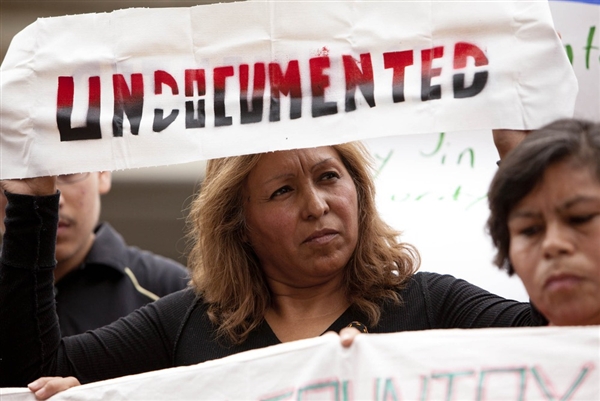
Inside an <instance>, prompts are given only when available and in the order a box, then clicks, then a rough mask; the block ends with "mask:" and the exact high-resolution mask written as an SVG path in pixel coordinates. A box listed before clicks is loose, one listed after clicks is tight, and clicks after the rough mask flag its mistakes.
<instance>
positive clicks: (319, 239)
mask: <svg viewBox="0 0 600 401" xmlns="http://www.w3.org/2000/svg"><path fill="white" fill-rule="evenodd" d="M337 234H338V232H337V231H335V230H330V229H324V230H319V231H315V232H314V233H312V234H311V235H310V236H308V237H307V238H306V239H305V240H304V241H303V243H316V244H324V243H326V242H329V241H331V240H332V239H333V238H334V237H335V236H336V235H337Z"/></svg>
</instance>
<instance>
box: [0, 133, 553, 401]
mask: <svg viewBox="0 0 600 401" xmlns="http://www.w3.org/2000/svg"><path fill="white" fill-rule="evenodd" d="M2 187H3V189H4V190H5V191H6V195H7V198H8V201H9V204H8V207H7V210H6V233H5V237H4V242H3V250H2V256H1V259H0V262H1V265H0V269H1V270H0V321H2V322H3V330H2V331H1V334H0V336H1V338H0V354H1V355H2V357H3V361H2V365H0V366H1V369H2V371H1V372H0V386H23V385H26V384H27V383H29V382H30V381H32V380H33V379H36V378H38V377H40V376H74V377H75V378H76V379H78V380H79V381H81V382H91V381H97V380H104V379H108V378H112V377H117V376H123V375H130V374H135V373H141V372H145V371H149V370H156V369H162V368H169V367H173V366H182V365H190V364H195V363H199V362H203V361H208V360H211V359H216V358H221V357H225V356H228V355H232V354H235V353H238V352H242V351H246V350H250V349H256V348H261V347H266V346H271V345H276V344H279V343H281V342H287V341H293V340H298V339H303V338H310V337H315V336H319V335H321V334H323V333H325V332H328V331H334V332H340V331H342V329H344V328H346V327H348V326H351V327H356V328H358V329H359V330H360V331H363V332H370V333H390V332H399V331H408V330H426V329H441V328H473V327H506V326H521V325H535V324H543V323H544V321H543V320H542V319H541V318H540V316H538V315H536V313H535V311H534V310H533V309H532V308H531V307H530V305H529V304H528V303H519V302H516V301H509V300H505V299H503V298H501V297H498V296H496V295H493V294H490V293H488V292H486V291H484V290H482V289H480V288H478V287H475V286H473V285H471V284H469V283H467V282H465V281H463V280H459V279H455V278H454V277H452V276H448V275H439V274H436V273H425V272H418V273H417V269H418V266H419V255H418V252H417V251H416V250H415V249H414V248H413V247H412V246H410V245H408V244H405V243H403V242H401V241H400V239H399V232H397V231H396V230H394V229H392V228H391V227H389V226H388V225H387V224H386V223H384V222H383V220H382V219H381V218H380V216H379V214H378V212H377V210H376V206H375V188H374V183H373V179H372V169H371V164H370V158H369V155H368V152H367V151H366V150H365V148H364V147H363V146H362V145H361V144H359V143H347V144H341V145H334V146H325V147H320V148H309V149H296V150H286V151H278V152H271V153H262V154H255V155H246V156H236V157H228V158H223V159H217V160H210V161H209V162H208V165H207V172H206V178H205V180H204V182H203V184H202V187H201V190H200V191H199V193H198V194H197V196H196V198H195V200H194V202H193V204H192V206H191V210H190V214H189V222H190V234H189V235H190V238H191V244H192V245H191V253H190V256H189V258H188V261H189V267H190V269H191V271H192V282H191V285H190V288H189V289H187V290H183V291H181V292H178V293H175V294H172V295H170V296H167V297H164V298H161V299H159V300H158V301H156V302H154V303H152V304H150V305H148V306H147V307H145V308H142V309H140V310H138V311H136V312H134V313H132V314H131V315H129V316H127V317H126V318H124V319H121V320H119V321H117V322H115V323H113V324H111V325H110V326H107V327H104V328H100V329H98V330H95V331H93V332H88V333H85V334H82V335H78V336H72V337H66V338H62V339H61V336H60V331H59V329H58V325H57V323H56V317H55V314H54V311H53V308H54V304H53V302H54V298H53V297H54V295H53V286H52V269H53V267H54V258H53V255H54V241H55V233H56V222H57V214H58V195H57V194H56V192H57V191H56V181H55V178H53V177H46V178H36V179H27V180H22V181H20V180H17V181H4V182H2ZM24 241H25V242H26V243H27V246H26V247H24V246H19V245H20V244H22V243H23V242H24ZM23 294H29V296H23ZM347 332H348V330H346V331H345V333H347ZM355 332H356V331H354V333H355ZM24 339H26V340H24ZM343 340H344V339H342V343H343V344H344V341H343ZM15 344H19V347H16V346H15ZM149 349H151V350H152V352H148V350H149ZM8 367H10V368H8ZM74 380H75V379H74ZM46 383H48V381H44V380H41V381H36V383H35V384H34V385H32V386H31V388H32V389H33V390H34V391H37V392H36V396H38V397H40V398H45V397H48V396H50V395H51V394H52V393H53V391H54V392H55V391H57V389H60V388H57V387H51V386H50V387H48V386H46V385H45V384H46ZM49 383H52V381H51V380H50V381H49Z"/></svg>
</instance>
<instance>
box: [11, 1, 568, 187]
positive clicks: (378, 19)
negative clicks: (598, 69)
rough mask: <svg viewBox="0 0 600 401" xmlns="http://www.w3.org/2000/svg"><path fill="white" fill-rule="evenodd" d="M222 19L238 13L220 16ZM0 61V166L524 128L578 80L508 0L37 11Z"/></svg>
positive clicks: (560, 110) (79, 165) (22, 173)
mask: <svg viewBox="0 0 600 401" xmlns="http://www.w3.org/2000/svg"><path fill="white" fill-rule="evenodd" d="M232 18H233V19H235V18H242V19H243V23H239V24H233V25H235V27H236V28H235V29H229V28H228V29H223V27H224V26H227V27H231V26H233V25H232ZM74 33H76V34H74ZM1 71H2V75H1V77H2V82H1V84H2V99H3V101H2V103H1V104H2V106H1V107H2V109H1V115H2V118H1V119H0V130H1V132H2V136H1V137H0V140H1V142H0V156H1V157H2V169H1V170H0V176H1V177H0V178H22V177H28V176H37V175H48V174H62V173H69V172H78V171H96V170H119V169H124V168H131V167H142V166H155V165H165V164H175V163H184V162H189V161H193V160H201V159H209V158H214V157H221V156H228V155H236V154H242V153H254V152H262V151H271V150H278V149H290V148H298V147H307V146H317V145H326V144H332V143H339V142H346V141H349V140H356V139H365V138H374V137H382V136H389V135H398V134H407V133H429V132H440V131H460V130H467V129H484V128H487V129H489V128H493V127H502V128H515V129H525V128H537V127H539V126H540V125H542V124H544V123H547V122H549V121H551V120H552V119H554V118H556V117H558V116H570V115H572V112H573V106H574V101H575V95H576V86H577V85H576V81H575V77H574V74H573V71H572V69H571V67H570V65H569V62H568V59H567V57H566V55H565V53H564V51H563V49H562V45H561V43H560V40H559V38H558V36H557V35H556V33H555V31H554V27H553V25H552V20H551V15H550V11H549V8H548V4H547V3H545V2H523V1H506V2H492V3H490V2H470V3H464V2H454V1H449V2H435V5H432V4H431V1H421V2H361V1H347V2H247V3H229V4H215V5H209V6H197V7H191V8H170V9H128V10H120V11H115V12H112V13H108V14H85V15H75V16H65V17H57V18H44V19H39V20H38V21H37V22H36V23H34V24H33V25H31V26H29V27H28V28H26V29H25V30H24V31H22V32H21V33H20V34H18V35H17V36H16V37H15V38H14V40H13V42H12V43H11V46H10V48H9V50H8V53H7V55H6V58H5V60H4V62H3V64H2V67H1ZM8 99H10V101H7V100H8Z"/></svg>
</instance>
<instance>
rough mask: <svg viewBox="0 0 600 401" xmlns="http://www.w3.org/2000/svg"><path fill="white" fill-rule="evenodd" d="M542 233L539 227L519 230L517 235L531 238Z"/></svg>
mask: <svg viewBox="0 0 600 401" xmlns="http://www.w3.org/2000/svg"><path fill="white" fill-rule="evenodd" d="M540 231H542V227H541V226H528V227H525V228H522V229H520V230H519V234H521V235H524V236H526V237H533V236H534V235H536V234H537V233H539V232H540Z"/></svg>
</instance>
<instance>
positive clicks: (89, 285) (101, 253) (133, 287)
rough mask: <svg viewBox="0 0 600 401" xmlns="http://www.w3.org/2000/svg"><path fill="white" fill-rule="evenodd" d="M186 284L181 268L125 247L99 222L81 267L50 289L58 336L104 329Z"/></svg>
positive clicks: (184, 270)
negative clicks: (54, 289)
mask: <svg viewBox="0 0 600 401" xmlns="http://www.w3.org/2000/svg"><path fill="white" fill-rule="evenodd" d="M134 280H135V281H134ZM188 281H189V274H188V271H187V269H186V268H185V267H183V265H181V264H179V263H177V262H175V261H173V260H171V259H168V258H165V257H162V256H158V255H155V254H153V253H150V252H148V251H143V250H140V249H138V248H136V247H128V246H127V244H125V241H124V240H123V237H121V235H119V233H117V232H116V231H115V230H114V229H113V228H112V227H111V226H110V225H109V224H108V223H103V224H101V225H99V226H98V227H97V228H96V239H95V240H94V244H93V245H92V248H91V249H90V251H89V252H88V254H87V255H86V257H85V260H84V262H83V264H82V265H81V266H79V267H78V268H77V269H75V270H73V271H70V272H69V273H68V274H67V275H65V276H64V277H63V278H62V279H61V280H59V281H58V282H57V283H56V285H55V287H56V294H55V295H56V312H57V313H58V321H59V325H60V331H61V333H62V336H63V337H65V336H71V335H74V334H80V333H83V332H85V331H87V330H93V329H96V328H98V327H102V326H106V325H107V324H109V323H112V322H114V321H115V320H117V319H118V318H120V317H122V316H127V315H128V314H130V313H131V312H133V311H134V310H136V309H138V308H140V307H142V306H144V305H146V304H147V303H148V302H152V301H155V300H156V299H158V298H160V297H162V296H164V295H167V294H170V293H172V292H175V291H179V290H181V289H184V288H186V287H187V283H188Z"/></svg>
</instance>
